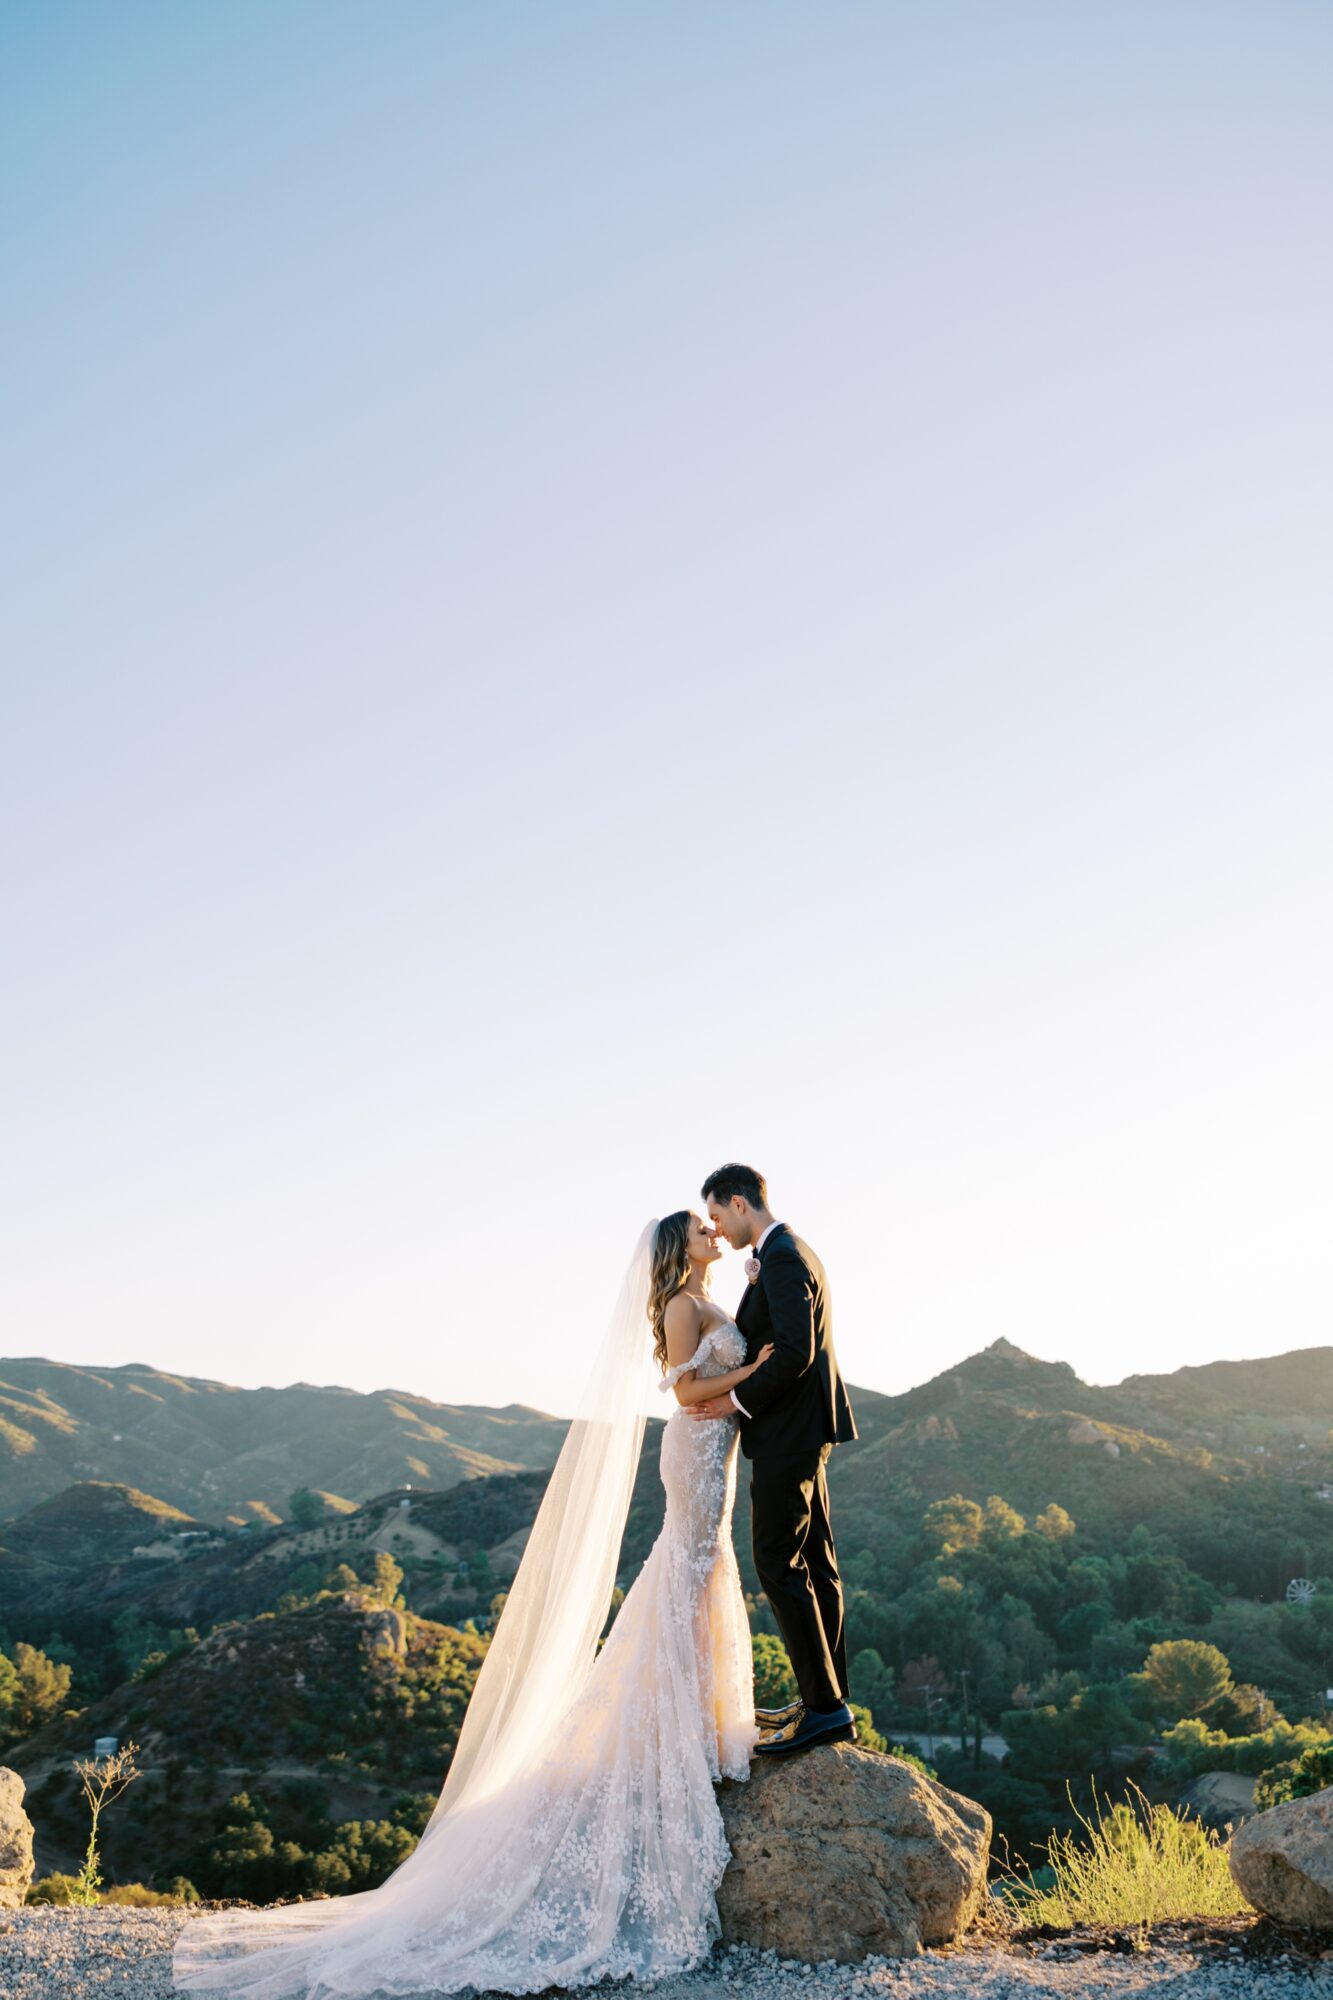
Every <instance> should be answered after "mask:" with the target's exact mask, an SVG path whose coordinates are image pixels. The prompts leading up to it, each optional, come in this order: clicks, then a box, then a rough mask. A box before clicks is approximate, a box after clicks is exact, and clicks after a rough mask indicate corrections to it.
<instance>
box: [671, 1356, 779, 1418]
mask: <svg viewBox="0 0 1333 2000" xmlns="http://www.w3.org/2000/svg"><path fill="white" fill-rule="evenodd" d="M772 1352H773V1349H772V1347H765V1348H764V1349H763V1350H762V1351H761V1352H760V1353H759V1354H758V1355H757V1356H756V1357H755V1359H754V1360H753V1361H751V1362H750V1363H749V1365H748V1367H745V1368H733V1369H732V1371H731V1373H730V1374H729V1375H682V1376H681V1378H680V1380H679V1382H677V1384H676V1401H677V1402H678V1403H685V1404H687V1405H688V1404H690V1403H707V1402H709V1401H710V1400H711V1399H712V1398H713V1397H714V1396H725V1395H726V1393H727V1391H728V1389H738V1388H739V1387H740V1385H741V1383H742V1382H748V1381H749V1379H750V1377H751V1376H752V1375H753V1374H754V1371H755V1369H756V1368H762V1366H763V1364H764V1363H765V1361H767V1359H768V1357H769V1355H770V1354H771V1353H772Z"/></svg>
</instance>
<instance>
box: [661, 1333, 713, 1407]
mask: <svg viewBox="0 0 1333 2000" xmlns="http://www.w3.org/2000/svg"><path fill="white" fill-rule="evenodd" d="M716 1332H717V1328H716V1327H715V1326H714V1327H710V1328H709V1330H708V1332H707V1333H706V1334H705V1335H704V1337H703V1339H702V1340H701V1341H700V1342H699V1345H698V1346H697V1347H696V1348H695V1350H694V1352H693V1354H692V1355H691V1356H690V1358H689V1360H688V1361H678V1362H677V1363H676V1365H675V1367H674V1368H668V1369H667V1371H666V1374H665V1375H664V1376H663V1377H662V1379H661V1381H660V1382H659V1383H658V1385H657V1386H658V1389H659V1390H660V1391H661V1393H662V1394H663V1395H664V1396H665V1395H666V1393H667V1391H668V1390H669V1389H674V1388H675V1386H676V1384H677V1382H679V1380H680V1378H681V1376H682V1375H688V1374H689V1372H690V1370H691V1368H697V1367H698V1365H699V1363H700V1361H701V1360H702V1359H703V1355H704V1352H705V1350H706V1349H707V1348H708V1347H710V1346H711V1345H712V1341H713V1335H714V1334H715V1333H716Z"/></svg>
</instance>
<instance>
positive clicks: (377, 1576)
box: [367, 1549, 406, 1611]
mask: <svg viewBox="0 0 1333 2000" xmlns="http://www.w3.org/2000/svg"><path fill="white" fill-rule="evenodd" d="M402 1580H403V1570H402V1565H401V1563H396V1562H395V1561H394V1559H393V1557H392V1556H391V1555H390V1554H389V1552H388V1550H387V1549H379V1550H377V1552H376V1555H375V1570H374V1574H373V1576H372V1578H371V1581H370V1583H369V1585H368V1586H367V1588H368V1590H369V1594H370V1596H371V1597H372V1598H373V1600H374V1602H375V1603H376V1604H384V1605H387V1606H388V1607H389V1608H390V1609H391V1610H397V1611H402V1610H404V1609H405V1608H406V1607H405V1605H404V1601H403V1597H402V1594H401V1592H400V1591H399V1588H398V1586H399V1584H400V1583H401V1582H402Z"/></svg>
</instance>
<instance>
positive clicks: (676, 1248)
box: [648, 1208, 694, 1374]
mask: <svg viewBox="0 0 1333 2000" xmlns="http://www.w3.org/2000/svg"><path fill="white" fill-rule="evenodd" d="M693 1219H694V1218H693V1216H692V1215H691V1213H690V1211H689V1209H688V1208H678V1209H677V1210H676V1212H675V1214H674V1215H664V1216H663V1217H662V1220H661V1221H660V1222H659V1223H658V1225H657V1229H656V1231H655V1233H654V1236H653V1270H652V1278H651V1281H650V1285H649V1291H648V1317H649V1319H650V1320H651V1321H652V1323H653V1359H654V1361H655V1362H656V1363H657V1365H658V1367H659V1368H660V1369H661V1370H662V1371H663V1373H664V1374H665V1372H666V1365H667V1344H666V1309H667V1307H668V1305H669V1304H670V1303H671V1301H672V1299H674V1298H675V1296H676V1293H677V1292H678V1291H679V1290H680V1288H681V1286H682V1285H683V1284H684V1283H685V1280H686V1279H687V1278H688V1277H689V1275H690V1260H689V1257H688V1256H687V1255H686V1247H687V1245H688V1243H689V1240H690V1223H691V1222H692V1221H693Z"/></svg>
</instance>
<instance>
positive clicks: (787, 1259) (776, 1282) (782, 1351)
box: [732, 1250, 815, 1417]
mask: <svg viewBox="0 0 1333 2000" xmlns="http://www.w3.org/2000/svg"><path fill="white" fill-rule="evenodd" d="M763 1286H764V1298H765V1301H766V1303H767V1305H768V1316H769V1319H770V1320H771V1321H772V1327H773V1349H774V1351H773V1353H772V1354H770V1355H769V1357H768V1360H767V1361H765V1363H764V1364H763V1366H762V1368H756V1369H755V1371H754V1374H753V1375H751V1377H750V1379H749V1381H748V1382H747V1383H746V1384H745V1387H744V1390H743V1391H742V1394H743V1395H744V1398H745V1400H744V1403H743V1404H741V1403H740V1402H739V1401H738V1400H737V1398H736V1392H735V1390H733V1391H732V1398H733V1401H737V1407H738V1408H741V1409H742V1410H743V1412H744V1414H745V1415H746V1416H747V1417H757V1416H759V1415H760V1414H761V1413H762V1412H763V1411H764V1410H767V1409H769V1408H770V1407H771V1405H772V1404H774V1403H776V1402H777V1401H778V1400H779V1398H780V1397H782V1396H785V1395H786V1393H787V1391H788V1389H790V1388H791V1386H792V1384H793V1382H797V1381H799V1380H800V1378H801V1376H802V1375H804V1374H805V1371H806V1370H807V1368H813V1366H814V1362H815V1288H814V1283H813V1281H812V1279H811V1277H810V1273H809V1272H808V1271H807V1270H806V1268H805V1265H804V1264H803V1263H802V1262H801V1260H800V1258H799V1257H797V1256H796V1255H795V1254H794V1252H792V1251H790V1250H775V1251H774V1252H773V1253H772V1255H771V1256H770V1257H769V1258H768V1259H767V1261H766V1262H765V1264H764V1276H763Z"/></svg>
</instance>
